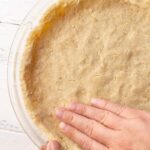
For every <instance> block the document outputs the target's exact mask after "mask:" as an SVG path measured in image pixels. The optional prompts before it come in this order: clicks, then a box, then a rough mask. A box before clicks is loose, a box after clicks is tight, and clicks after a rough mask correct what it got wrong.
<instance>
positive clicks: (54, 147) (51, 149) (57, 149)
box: [47, 141, 61, 150]
mask: <svg viewBox="0 0 150 150" xmlns="http://www.w3.org/2000/svg"><path fill="white" fill-rule="evenodd" d="M47 150H61V145H60V144H59V143H58V142H57V141H50V142H49V143H48V144H47Z"/></svg>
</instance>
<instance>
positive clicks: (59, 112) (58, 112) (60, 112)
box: [56, 109, 64, 118]
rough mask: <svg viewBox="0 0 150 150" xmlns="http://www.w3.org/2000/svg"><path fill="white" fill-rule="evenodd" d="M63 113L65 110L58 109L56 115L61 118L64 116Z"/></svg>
mask: <svg viewBox="0 0 150 150" xmlns="http://www.w3.org/2000/svg"><path fill="white" fill-rule="evenodd" d="M63 113H64V110H62V109H57V110H56V116H57V117H59V118H61V117H62V116H63Z"/></svg>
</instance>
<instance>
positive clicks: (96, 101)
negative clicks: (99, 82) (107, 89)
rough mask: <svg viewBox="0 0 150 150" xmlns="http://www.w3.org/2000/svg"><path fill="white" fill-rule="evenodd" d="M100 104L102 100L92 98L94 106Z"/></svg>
mask: <svg viewBox="0 0 150 150" xmlns="http://www.w3.org/2000/svg"><path fill="white" fill-rule="evenodd" d="M99 102H100V99H97V98H92V100H91V103H92V104H94V105H96V104H99Z"/></svg>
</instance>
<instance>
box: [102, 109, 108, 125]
mask: <svg viewBox="0 0 150 150" xmlns="http://www.w3.org/2000/svg"><path fill="white" fill-rule="evenodd" d="M109 115H110V112H108V111H104V113H103V115H102V118H101V120H100V122H101V123H102V124H105V122H106V121H107V118H108V116H109Z"/></svg>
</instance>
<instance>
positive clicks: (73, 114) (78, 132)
mask: <svg viewBox="0 0 150 150" xmlns="http://www.w3.org/2000/svg"><path fill="white" fill-rule="evenodd" d="M56 116H57V117H58V118H59V120H60V121H61V123H60V128H61V131H62V132H63V133H64V134H65V135H66V136H67V137H69V138H70V139H72V140H73V141H74V142H75V143H77V144H78V145H79V146H80V147H81V148H82V149H83V150H150V113H148V112H144V111H142V110H136V109H131V108H127V107H123V106H120V105H117V104H114V103H111V102H108V101H104V100H97V99H93V100H92V102H91V105H84V104H81V103H72V104H71V105H70V106H69V107H68V108H61V109H59V110H58V111H57V112H56Z"/></svg>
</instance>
